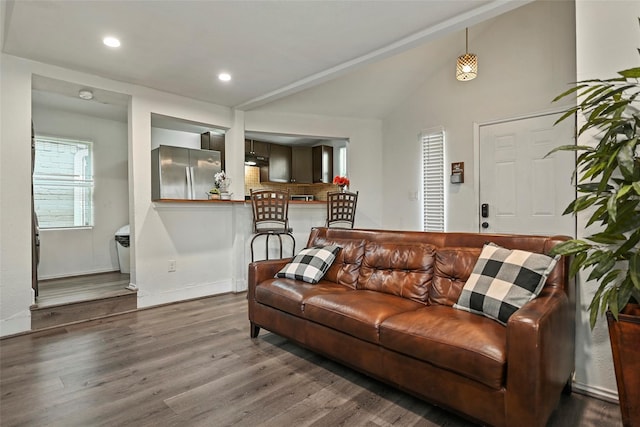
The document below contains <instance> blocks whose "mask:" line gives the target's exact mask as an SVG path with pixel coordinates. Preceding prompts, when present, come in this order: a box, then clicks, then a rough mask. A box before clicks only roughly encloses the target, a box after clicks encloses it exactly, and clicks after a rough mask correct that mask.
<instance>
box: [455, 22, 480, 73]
mask: <svg viewBox="0 0 640 427" xmlns="http://www.w3.org/2000/svg"><path fill="white" fill-rule="evenodd" d="M465 38H466V49H465V52H466V53H465V54H464V55H460V56H459V57H458V62H457V63H456V79H458V80H460V81H461V82H466V81H468V80H473V79H475V78H476V77H477V76H478V57H477V56H476V55H475V54H473V53H469V28H466V29H465Z"/></svg>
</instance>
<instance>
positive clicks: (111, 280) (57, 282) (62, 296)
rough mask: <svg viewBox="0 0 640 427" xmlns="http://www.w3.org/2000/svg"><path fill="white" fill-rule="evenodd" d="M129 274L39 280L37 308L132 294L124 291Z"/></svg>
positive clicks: (114, 272)
mask: <svg viewBox="0 0 640 427" xmlns="http://www.w3.org/2000/svg"><path fill="white" fill-rule="evenodd" d="M129 279H130V275H129V274H124V273H120V272H119V271H113V272H109V273H100V274H88V275H85V276H74V277H62V278H59V279H49V280H41V281H40V282H39V283H38V289H39V292H38V297H37V298H36V306H37V307H51V306H55V305H60V304H68V303H73V302H80V301H88V300H96V299H101V298H111V297H114V296H120V295H127V294H130V293H132V292H133V291H130V290H128V289H126V287H127V286H128V285H129Z"/></svg>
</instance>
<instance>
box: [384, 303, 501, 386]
mask: <svg viewBox="0 0 640 427" xmlns="http://www.w3.org/2000/svg"><path fill="white" fill-rule="evenodd" d="M506 337H507V328H505V327H504V326H502V325H500V324H498V323H497V322H494V321H493V320H490V319H488V318H486V317H482V316H476V315H474V314H472V313H467V312H464V311H460V310H455V309H453V308H452V307H447V306H444V305H432V306H428V307H423V308H421V309H419V310H415V311H411V312H407V313H402V314H398V315H396V316H391V317H388V318H387V319H385V320H384V321H383V322H382V324H381V325H380V344H381V345H382V346H383V347H385V348H387V349H390V350H393V351H396V352H398V353H402V354H405V355H408V356H411V357H414V358H416V359H419V360H424V361H425V362H428V363H430V364H432V365H435V366H437V367H440V368H443V369H447V370H449V371H452V372H456V373H458V374H460V375H462V376H465V377H469V378H472V379H474V380H476V381H479V382H481V383H483V384H485V385H487V386H489V387H492V388H494V389H499V388H500V387H502V386H503V383H504V376H505V372H506V371H505V367H506V352H507V350H506V341H507V338H506Z"/></svg>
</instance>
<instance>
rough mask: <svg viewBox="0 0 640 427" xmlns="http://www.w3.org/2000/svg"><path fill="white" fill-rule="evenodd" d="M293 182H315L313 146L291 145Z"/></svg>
mask: <svg viewBox="0 0 640 427" xmlns="http://www.w3.org/2000/svg"><path fill="white" fill-rule="evenodd" d="M291 182H294V183H297V184H311V183H312V182H313V161H312V148H311V147H296V146H293V147H291Z"/></svg>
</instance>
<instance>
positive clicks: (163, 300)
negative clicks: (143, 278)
mask: <svg viewBox="0 0 640 427" xmlns="http://www.w3.org/2000/svg"><path fill="white" fill-rule="evenodd" d="M137 287H138V308H147V307H153V306H156V305H162V304H167V303H171V302H177V301H184V300H190V299H195V298H201V297H207V296H212V295H218V294H224V293H228V292H233V287H232V284H231V280H222V281H220V282H211V283H202V284H197V285H191V286H184V287H181V288H179V289H172V290H169V291H164V292H158V293H154V292H150V290H153V287H147V286H145V285H139V284H137Z"/></svg>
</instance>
